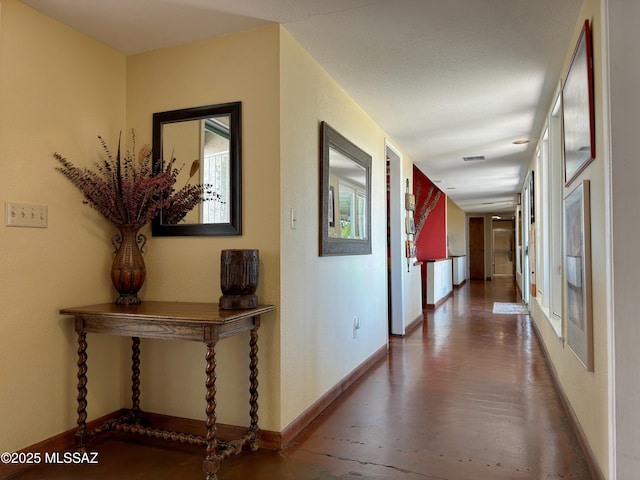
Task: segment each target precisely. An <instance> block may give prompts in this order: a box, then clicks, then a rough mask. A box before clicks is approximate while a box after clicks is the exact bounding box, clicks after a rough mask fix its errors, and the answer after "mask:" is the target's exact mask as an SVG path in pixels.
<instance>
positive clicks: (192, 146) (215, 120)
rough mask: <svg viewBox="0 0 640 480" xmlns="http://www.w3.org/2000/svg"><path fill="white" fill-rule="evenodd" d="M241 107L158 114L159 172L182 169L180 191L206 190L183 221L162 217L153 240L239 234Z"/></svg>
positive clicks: (155, 126) (155, 146)
mask: <svg viewBox="0 0 640 480" xmlns="http://www.w3.org/2000/svg"><path fill="white" fill-rule="evenodd" d="M240 125H241V124H240V102H235V103H228V104H221V105H210V106H204V107H194V108H186V109H181V110H173V111H168V112H160V113H156V114H154V115H153V152H154V163H155V168H156V169H158V170H159V169H166V168H167V166H168V165H169V164H170V163H173V164H174V165H173V166H174V167H175V168H178V169H181V170H180V175H179V176H178V179H177V184H176V188H182V187H184V186H185V185H188V184H202V185H205V186H206V187H207V188H206V192H207V193H206V194H205V198H204V201H203V202H202V203H201V204H200V205H198V206H197V207H196V208H194V209H193V210H192V211H190V212H189V213H188V214H187V215H186V216H185V217H184V218H180V219H176V218H172V216H171V214H170V212H163V213H161V214H160V215H159V217H158V218H157V219H155V220H154V222H153V234H154V235H161V236H162V235H240V234H241V205H240V201H241V192H240V187H241V178H240V166H241V156H240V145H241V140H240Z"/></svg>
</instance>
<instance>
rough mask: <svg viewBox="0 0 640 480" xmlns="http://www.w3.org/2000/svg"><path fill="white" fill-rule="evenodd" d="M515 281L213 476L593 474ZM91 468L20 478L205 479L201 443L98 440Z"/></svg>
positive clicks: (437, 318)
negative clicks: (285, 437) (520, 305)
mask: <svg viewBox="0 0 640 480" xmlns="http://www.w3.org/2000/svg"><path fill="white" fill-rule="evenodd" d="M494 302H517V298H516V292H515V289H514V287H513V285H512V283H511V282H471V283H467V284H466V285H465V286H464V287H463V288H461V289H459V290H456V292H455V294H454V296H453V298H452V299H449V300H448V301H447V302H446V303H445V304H443V305H442V306H440V307H439V308H438V309H436V310H435V311H434V310H428V311H426V312H425V314H426V321H425V322H424V324H423V325H422V326H421V327H419V328H418V329H416V330H415V331H413V332H411V333H410V334H409V335H408V336H406V337H405V338H400V337H393V338H392V339H391V340H390V354H389V359H388V361H383V362H381V363H379V364H378V365H376V367H374V368H373V369H372V370H371V371H370V372H369V373H368V374H367V375H366V376H365V377H363V378H362V379H361V380H359V381H358V382H357V383H356V384H355V385H354V386H353V387H352V388H351V389H350V390H349V391H348V392H347V393H346V394H345V395H343V396H342V397H341V398H339V399H338V400H337V401H336V402H334V404H333V405H331V406H330V407H329V408H328V409H327V410H326V411H325V412H324V413H323V414H322V415H321V416H320V418H318V419H317V420H316V421H315V422H314V423H313V424H312V425H310V426H309V427H308V428H307V429H306V430H305V431H304V432H303V433H302V434H301V435H300V436H299V437H298V438H296V439H295V441H294V442H293V444H292V445H290V446H289V447H288V448H286V449H285V450H283V451H281V452H274V451H267V450H261V451H258V452H256V453H251V452H246V453H242V454H241V455H239V456H237V457H232V458H231V459H229V460H227V461H225V462H224V463H223V464H222V467H221V469H220V471H219V473H218V479H219V480H262V479H264V480H267V479H268V480H307V479H309V480H311V479H317V480H331V479H340V480H382V479H393V480H395V479H398V480H425V479H427V480H444V479H446V480H483V479H487V480H518V479H536V480H537V479H540V480H542V479H560V478H562V479H581V480H587V479H591V476H590V474H589V472H588V468H587V465H586V462H585V459H584V456H583V453H582V451H581V450H580V448H579V446H578V443H577V440H576V437H575V435H574V433H573V431H572V429H571V426H570V424H569V423H568V420H567V416H566V415H565V413H564V412H563V410H562V407H561V405H560V401H559V398H558V395H557V392H556V391H555V389H554V386H553V383H552V380H551V377H550V375H549V371H548V370H547V367H546V365H545V362H544V359H543V357H542V354H541V351H540V348H539V345H538V342H537V339H536V338H535V335H534V333H533V330H532V327H531V324H530V320H529V317H528V316H527V315H515V314H494V313H492V311H493V303H494ZM95 441H96V443H95V444H94V445H92V446H91V447H90V450H93V451H98V452H99V457H98V459H99V464H98V465H85V466H65V465H46V466H45V465H39V466H37V467H35V468H33V469H32V470H28V471H25V472H23V473H21V474H19V475H18V476H14V477H12V478H21V479H26V480H35V479H38V480H42V479H52V480H72V479H83V480H90V479H93V480H102V479H154V480H158V479H180V480H190V479H200V478H202V473H201V472H202V459H203V455H202V449H200V448H194V447H184V446H180V445H173V444H171V445H169V446H167V447H158V446H155V447H154V446H149V445H144V444H141V443H137V442H138V441H137V440H135V441H134V440H132V439H126V438H123V437H119V438H106V439H104V440H98V439H96V440H95Z"/></svg>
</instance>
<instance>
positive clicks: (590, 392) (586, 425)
mask: <svg viewBox="0 0 640 480" xmlns="http://www.w3.org/2000/svg"><path fill="white" fill-rule="evenodd" d="M586 19H589V20H590V24H591V25H590V26H591V31H592V35H593V47H594V49H593V58H594V86H595V111H596V159H595V160H594V161H593V162H592V163H591V164H590V165H589V167H588V168H587V169H585V170H584V172H583V173H582V174H581V175H580V177H579V178H578V179H576V180H575V181H574V182H573V183H572V184H571V185H570V186H569V188H568V189H567V188H565V191H564V195H563V196H566V195H567V194H568V193H569V192H570V191H572V190H573V188H574V187H575V186H576V185H577V184H578V183H579V182H581V181H582V180H590V188H591V250H592V263H591V268H592V291H593V339H594V365H595V369H594V371H593V372H587V371H586V369H585V368H584V367H583V366H582V364H581V363H580V362H579V360H578V359H577V357H576V356H575V355H574V354H573V352H572V351H571V349H570V348H569V347H568V346H567V345H566V344H565V343H564V342H561V341H559V340H558V338H557V336H556V335H555V332H554V331H553V329H552V327H551V325H550V324H549V322H548V320H547V318H546V316H545V313H544V312H543V310H542V309H541V308H540V306H539V303H538V302H537V300H535V299H533V301H532V308H533V316H534V319H535V322H536V325H537V326H538V329H539V330H540V332H541V334H542V337H543V341H544V343H545V345H546V348H547V350H548V351H549V354H550V357H551V360H552V362H553V364H554V367H555V369H556V371H557V373H558V377H559V379H560V382H561V384H562V389H563V390H564V392H565V394H566V396H567V397H568V399H569V401H570V403H571V405H572V408H573V410H574V411H575V413H576V415H577V417H578V420H579V422H580V425H581V427H582V430H583V431H584V433H585V435H586V437H587V439H588V442H589V444H590V447H591V449H592V450H593V453H594V455H595V458H596V460H597V462H598V464H599V466H600V470H601V471H602V473H603V474H604V475H605V478H607V476H608V470H609V465H608V435H609V431H608V423H607V420H608V408H609V406H608V393H607V382H608V371H607V358H608V346H607V320H606V319H607V305H606V302H607V299H606V284H605V281H606V259H605V256H604V255H603V254H601V253H599V252H605V251H606V235H607V228H606V222H605V221H606V212H605V205H606V202H605V187H604V182H605V180H604V178H605V173H604V172H605V164H604V160H603V159H604V156H605V155H604V142H603V138H604V133H603V121H602V118H603V117H602V115H603V113H602V112H603V109H602V83H601V82H600V79H601V78H602V68H603V65H602V49H601V45H602V41H601V28H600V26H601V17H600V2H599V1H598V0H585V2H584V4H583V7H582V10H581V12H580V15H579V17H578V21H577V23H576V26H575V30H574V32H573V36H572V39H571V44H570V46H569V50H568V51H567V56H566V59H565V64H564V68H563V74H562V77H563V78H564V77H565V76H566V73H567V71H568V69H569V64H570V62H571V59H572V57H573V51H574V48H575V45H576V43H577V41H578V37H579V35H580V32H581V30H582V26H583V23H584V21H585V20H586ZM531 165H532V168H533V166H534V165H535V161H534V162H532V164H531Z"/></svg>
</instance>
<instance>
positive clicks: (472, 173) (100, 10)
mask: <svg viewBox="0 0 640 480" xmlns="http://www.w3.org/2000/svg"><path fill="white" fill-rule="evenodd" d="M22 1H23V2H24V3H25V4H27V5H30V6H32V7H33V8H35V9H37V10H39V11H41V12H43V13H45V14H47V15H49V16H51V17H54V18H56V19H58V20H60V21H62V22H64V23H66V24H68V25H70V26H72V27H73V28H75V29H77V30H79V31H81V32H84V33H85V34H87V35H88V36H90V37H93V38H95V39H97V40H99V41H101V42H103V43H105V44H107V45H110V46H112V47H113V48H115V49H117V50H119V51H121V52H123V53H125V54H135V53H140V52H143V51H147V50H152V49H156V48H161V47H166V46H170V45H176V44H181V43H186V42H189V41H193V40H198V39H203V38H208V37H213V36H217V35H222V34H228V33H232V32H236V31H240V30H247V29H251V28H255V27H258V26H261V25H265V24H267V23H272V22H276V23H281V24H283V25H284V26H285V28H286V29H287V30H288V31H289V32H290V33H291V34H292V35H293V37H294V38H296V40H297V41H298V42H299V43H300V44H301V45H302V46H303V47H304V48H305V49H306V50H307V51H308V52H309V53H310V54H311V55H312V56H313V57H314V58H315V59H316V60H317V61H318V62H319V63H320V64H321V65H323V67H324V68H325V69H326V70H327V71H328V72H329V73H330V74H331V75H332V76H333V77H334V78H335V79H336V80H337V81H338V83H340V84H341V85H342V86H343V87H344V89H345V90H346V91H347V92H348V93H349V94H350V95H351V96H352V97H353V98H354V99H355V100H356V101H357V102H358V103H359V104H360V105H361V106H362V107H363V108H364V109H365V110H366V111H367V112H368V113H369V114H370V116H371V117H372V118H373V119H374V120H375V121H376V122H377V123H378V124H379V125H380V126H381V127H382V128H383V129H384V130H385V131H386V132H387V133H388V134H389V135H390V137H391V138H393V140H395V142H396V143H397V144H398V145H399V146H400V148H402V149H403V150H404V151H405V152H406V153H407V154H408V155H410V156H411V158H412V159H413V160H414V162H415V163H416V165H417V166H418V167H419V168H420V169H421V170H422V171H423V172H424V173H425V174H426V175H428V176H429V178H431V179H432V180H434V181H441V182H440V183H438V186H439V187H440V188H441V189H442V190H443V191H444V193H446V194H447V195H448V196H449V197H451V199H452V200H454V201H455V202H456V203H457V204H458V205H459V206H460V207H461V208H462V209H463V210H465V211H466V212H469V213H504V212H509V211H511V212H512V211H514V210H515V199H516V194H517V192H518V191H520V188H521V185H522V183H523V181H524V176H525V175H526V173H527V172H526V170H527V165H528V164H529V162H530V160H531V159H532V158H533V155H534V151H535V148H536V146H535V140H536V138H537V137H539V135H540V132H541V130H542V127H543V124H544V117H545V115H546V112H547V109H548V108H549V106H550V104H551V102H552V99H553V97H554V94H555V91H556V89H557V88H558V78H559V75H560V71H561V67H562V63H563V60H564V58H565V55H566V52H567V50H568V49H569V48H570V44H569V42H570V40H571V34H572V32H573V28H574V25H575V24H576V22H577V20H578V17H577V16H578V14H579V11H580V7H581V5H582V0H22ZM519 139H530V140H531V143H529V144H528V145H514V144H513V143H512V142H513V141H515V140H519ZM476 155H484V156H485V157H486V160H484V161H476V162H464V161H463V160H462V157H465V156H476Z"/></svg>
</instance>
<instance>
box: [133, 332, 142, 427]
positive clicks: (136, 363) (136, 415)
mask: <svg viewBox="0 0 640 480" xmlns="http://www.w3.org/2000/svg"><path fill="white" fill-rule="evenodd" d="M131 341H132V343H131V413H132V415H133V422H134V423H140V419H141V416H142V412H141V410H140V338H139V337H131Z"/></svg>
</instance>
